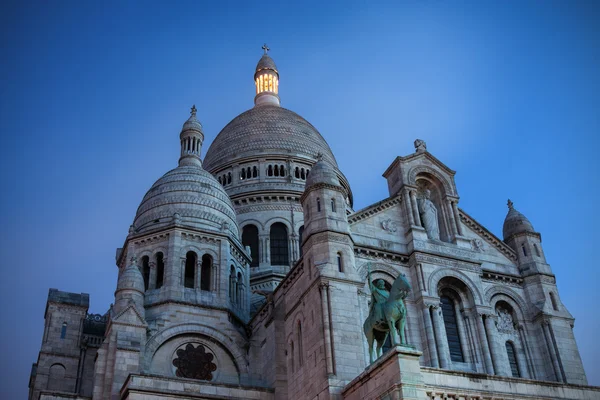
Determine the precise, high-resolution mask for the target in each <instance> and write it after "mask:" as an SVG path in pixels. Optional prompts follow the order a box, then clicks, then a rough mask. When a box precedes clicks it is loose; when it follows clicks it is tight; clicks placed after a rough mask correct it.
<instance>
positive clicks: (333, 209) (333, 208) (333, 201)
mask: <svg viewBox="0 0 600 400" xmlns="http://www.w3.org/2000/svg"><path fill="white" fill-rule="evenodd" d="M331 211H333V212H335V199H331Z"/></svg>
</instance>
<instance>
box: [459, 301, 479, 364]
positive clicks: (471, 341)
mask: <svg viewBox="0 0 600 400" xmlns="http://www.w3.org/2000/svg"><path fill="white" fill-rule="evenodd" d="M461 314H462V317H463V320H464V321H465V330H466V331H467V341H468V342H469V351H470V352H471V359H472V362H473V363H475V364H476V363H478V362H479V361H480V360H481V358H480V356H479V354H477V347H476V345H475V344H476V343H477V341H476V340H475V335H474V334H473V325H472V318H471V317H470V316H469V315H468V314H467V313H466V312H465V310H462V311H461Z"/></svg>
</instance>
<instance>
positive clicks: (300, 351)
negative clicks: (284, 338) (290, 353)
mask: <svg viewBox="0 0 600 400" xmlns="http://www.w3.org/2000/svg"><path fill="white" fill-rule="evenodd" d="M302 353H303V350H302V323H301V322H300V321H298V365H299V366H300V367H301V366H302V364H304V354H302Z"/></svg>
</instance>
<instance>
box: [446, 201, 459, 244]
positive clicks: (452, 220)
mask: <svg viewBox="0 0 600 400" xmlns="http://www.w3.org/2000/svg"><path fill="white" fill-rule="evenodd" d="M446 206H447V207H446V210H447V211H448V217H449V218H450V230H451V232H452V235H454V236H456V235H457V233H458V231H457V230H456V219H455V218H454V210H453V209H452V201H451V200H447V201H446Z"/></svg>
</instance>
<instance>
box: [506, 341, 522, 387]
mask: <svg viewBox="0 0 600 400" xmlns="http://www.w3.org/2000/svg"><path fill="white" fill-rule="evenodd" d="M505 346H506V354H507V355H508V362H509V364H510V372H511V374H512V376H513V377H515V378H520V377H521V371H520V370H519V364H518V363H517V352H516V351H515V345H514V344H513V343H512V342H510V341H507V342H506V343H505Z"/></svg>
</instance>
